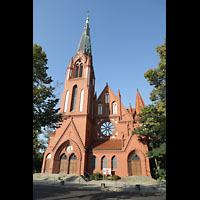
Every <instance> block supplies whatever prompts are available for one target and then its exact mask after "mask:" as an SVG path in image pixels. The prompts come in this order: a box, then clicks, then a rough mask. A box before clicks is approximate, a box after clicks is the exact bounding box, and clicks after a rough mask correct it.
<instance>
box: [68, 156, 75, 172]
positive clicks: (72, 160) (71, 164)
mask: <svg viewBox="0 0 200 200" xmlns="http://www.w3.org/2000/svg"><path fill="white" fill-rule="evenodd" d="M76 171H77V158H76V155H75V154H72V155H71V156H70V159H69V174H76Z"/></svg>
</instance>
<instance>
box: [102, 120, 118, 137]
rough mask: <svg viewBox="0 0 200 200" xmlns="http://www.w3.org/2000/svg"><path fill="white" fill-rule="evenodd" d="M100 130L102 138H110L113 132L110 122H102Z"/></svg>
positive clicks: (113, 128)
mask: <svg viewBox="0 0 200 200" xmlns="http://www.w3.org/2000/svg"><path fill="white" fill-rule="evenodd" d="M100 130H101V134H103V135H104V136H111V135H112V133H113V132H114V131H115V127H114V126H113V124H112V123H111V122H104V123H103V124H102V125H101V127H100Z"/></svg>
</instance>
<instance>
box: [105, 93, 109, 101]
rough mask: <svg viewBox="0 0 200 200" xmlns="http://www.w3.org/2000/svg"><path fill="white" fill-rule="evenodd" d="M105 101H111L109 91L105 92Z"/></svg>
mask: <svg viewBox="0 0 200 200" xmlns="http://www.w3.org/2000/svg"><path fill="white" fill-rule="evenodd" d="M105 103H109V92H106V93H105Z"/></svg>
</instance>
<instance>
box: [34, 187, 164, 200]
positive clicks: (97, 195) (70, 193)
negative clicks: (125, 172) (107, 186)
mask: <svg viewBox="0 0 200 200" xmlns="http://www.w3.org/2000/svg"><path fill="white" fill-rule="evenodd" d="M79 187H80V185H79ZM79 187H78V185H77V188H69V187H56V186H44V185H34V186H33V199H34V200H36V199H37V200H39V199H41V200H42V199H49V200H64V199H72V200H75V199H82V200H86V199H88V200H105V199H107V198H116V199H131V198H133V197H152V198H145V199H155V200H156V199H160V200H165V199H166V197H165V193H159V192H139V191H133V192H128V191H126V192H124V191H122V192H110V191H100V190H91V189H86V188H85V189H83V188H79ZM146 187H148V186H146ZM159 197H160V198H159ZM161 197H162V198H161Z"/></svg>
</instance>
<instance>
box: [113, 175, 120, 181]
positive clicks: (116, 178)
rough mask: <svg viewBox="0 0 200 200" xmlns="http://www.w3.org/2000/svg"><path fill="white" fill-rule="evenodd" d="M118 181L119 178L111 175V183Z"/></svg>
mask: <svg viewBox="0 0 200 200" xmlns="http://www.w3.org/2000/svg"><path fill="white" fill-rule="evenodd" d="M119 179H121V178H120V177H119V176H117V175H113V176H112V178H111V180H113V181H116V180H119Z"/></svg>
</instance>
